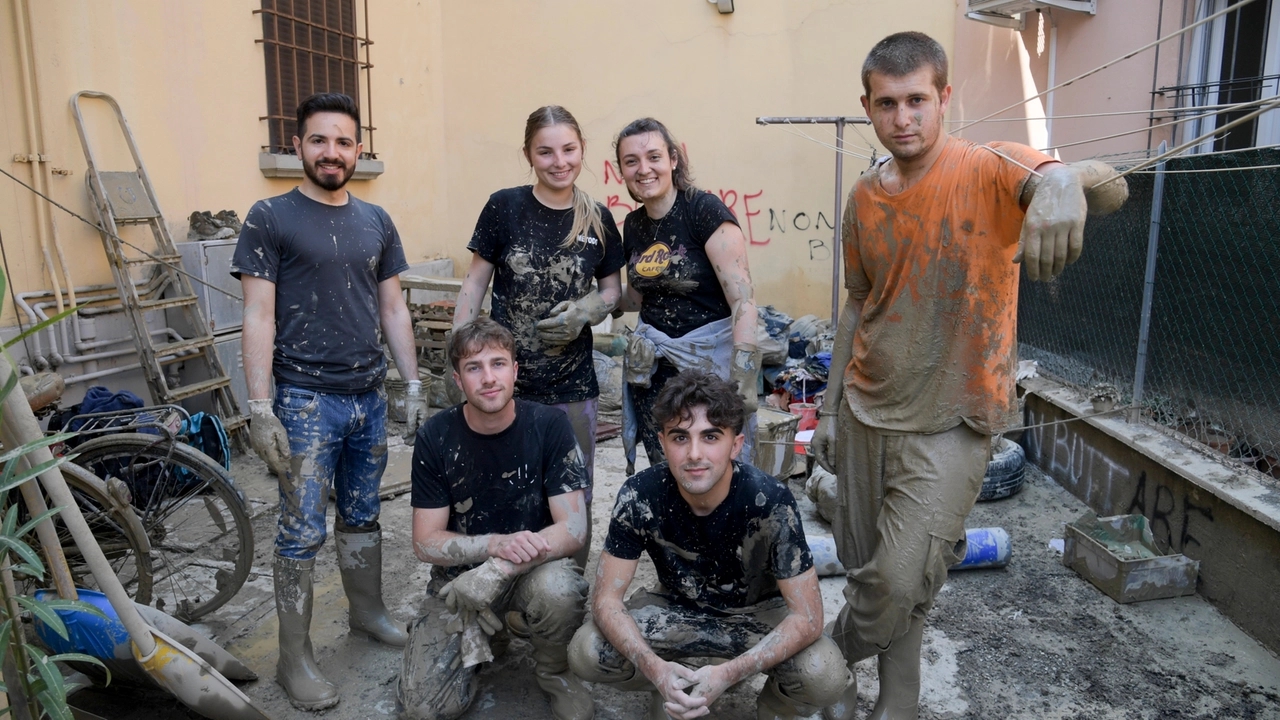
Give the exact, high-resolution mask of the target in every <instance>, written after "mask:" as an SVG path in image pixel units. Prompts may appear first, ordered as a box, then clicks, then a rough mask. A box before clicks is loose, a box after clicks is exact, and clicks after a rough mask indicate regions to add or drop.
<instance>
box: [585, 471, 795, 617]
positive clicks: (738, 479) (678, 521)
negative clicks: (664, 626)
mask: <svg viewBox="0 0 1280 720" xmlns="http://www.w3.org/2000/svg"><path fill="white" fill-rule="evenodd" d="M731 483H732V484H731V485H730V488H729V495H728V496H727V497H726V498H725V499H724V501H723V502H721V503H720V505H719V506H718V507H716V509H715V510H713V511H712V512H711V514H709V515H706V516H702V517H699V516H697V515H695V514H694V513H693V510H692V509H690V507H689V504H688V503H687V502H686V501H685V499H684V497H682V496H681V495H680V491H679V489H678V487H677V485H676V480H675V478H674V477H673V476H672V475H671V472H670V470H669V469H668V467H667V464H666V463H665V462H664V463H661V464H659V465H656V466H654V467H651V468H649V469H647V470H643V471H641V472H639V473H636V474H635V475H633V476H631V477H630V478H628V479H627V481H626V482H625V483H624V484H623V486H622V488H621V489H620V490H619V491H618V500H617V503H616V504H615V505H614V508H613V519H612V521H611V522H610V524H609V536H608V538H607V539H606V540H605V550H607V551H608V552H609V554H611V555H613V556H614V557H617V558H621V559H623V560H638V559H639V558H640V554H641V552H647V553H649V557H650V558H651V559H652V560H653V565H654V569H655V570H656V571H657V575H658V580H659V582H661V583H662V586H663V587H664V588H665V589H666V594H667V595H669V597H670V599H671V600H672V602H675V603H678V604H681V605H684V606H687V607H695V608H700V609H704V610H711V611H717V612H733V611H735V610H738V609H742V608H748V607H751V606H755V605H757V604H758V603H760V602H762V601H766V600H770V599H772V598H777V597H780V596H781V591H780V590H779V589H778V580H786V579H787V578H792V577H795V576H797V575H800V574H801V573H803V572H805V571H806V570H808V569H809V568H811V567H813V558H812V556H811V555H810V554H809V545H808V543H807V542H806V541H805V537H804V525H803V523H802V522H801V520H800V514H799V512H797V510H796V501H795V498H794V497H792V495H791V491H790V490H788V489H787V487H786V486H785V485H783V484H782V483H780V482H778V480H776V479H774V478H773V477H772V476H770V475H767V474H765V473H764V472H761V471H760V470H757V469H756V468H754V467H751V466H750V465H744V464H742V463H738V462H734V463H733V479H732V480H731ZM760 496H763V497H764V500H765V501H764V502H763V503H759V502H757V499H758V498H759V497H760Z"/></svg>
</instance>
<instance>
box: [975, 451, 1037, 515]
mask: <svg viewBox="0 0 1280 720" xmlns="http://www.w3.org/2000/svg"><path fill="white" fill-rule="evenodd" d="M1026 465H1027V455H1026V452H1025V451H1024V450H1023V449H1022V446H1021V445H1019V444H1017V443H1015V442H1013V441H1012V440H1009V439H1008V438H1001V439H1000V445H999V450H998V451H997V452H996V454H995V457H993V458H991V462H990V463H988V464H987V474H986V475H985V476H984V477H983V478H982V492H980V493H978V501H979V502H982V501H984V500H999V499H1000V498H1006V497H1009V496H1010V495H1013V494H1014V493H1016V492H1018V491H1019V490H1021V489H1022V482H1023V480H1024V479H1025V477H1026Z"/></svg>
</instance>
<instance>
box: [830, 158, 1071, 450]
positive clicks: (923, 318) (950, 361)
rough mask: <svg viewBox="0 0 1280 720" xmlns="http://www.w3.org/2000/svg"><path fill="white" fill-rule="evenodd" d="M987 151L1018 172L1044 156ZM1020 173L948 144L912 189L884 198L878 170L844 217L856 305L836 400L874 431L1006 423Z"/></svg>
mask: <svg viewBox="0 0 1280 720" xmlns="http://www.w3.org/2000/svg"><path fill="white" fill-rule="evenodd" d="M990 146H991V147H994V148H997V149H998V150H1000V152H1002V153H1004V154H1005V155H1008V156H1009V157H1012V158H1015V159H1016V160H1017V161H1018V162H1020V163H1022V164H1023V165H1026V166H1027V167H1031V168H1034V167H1036V166H1038V165H1040V164H1041V163H1045V162H1052V161H1053V158H1051V157H1049V156H1048V155H1045V154H1043V153H1041V152H1038V151H1036V150H1033V149H1031V148H1029V147H1026V146H1025V145H1018V144H1015V143H990ZM1029 176H1030V174H1029V173H1028V172H1027V170H1026V169H1024V168H1021V167H1018V166H1017V165H1015V164H1013V163H1011V162H1009V161H1008V160H1006V159H1004V158H1002V157H1000V156H999V155H996V154H995V153H993V152H991V151H990V150H988V149H985V148H983V147H982V146H980V145H975V144H973V143H971V142H968V141H966V140H960V139H958V138H948V140H947V145H946V147H945V148H944V149H943V152H942V155H941V156H940V157H939V158H938V160H937V162H935V163H934V165H933V167H932V168H930V169H929V172H928V173H927V174H926V175H925V176H924V177H923V178H922V179H921V180H920V181H919V182H918V183H916V184H915V185H913V186H911V187H909V188H907V189H906V190H904V191H902V192H901V193H898V194H897V195H889V194H887V193H885V192H884V189H883V188H881V186H880V175H879V166H877V167H876V168H872V169H871V170H869V171H867V172H866V173H865V174H864V175H863V176H862V177H860V178H859V179H858V182H857V183H856V184H855V186H854V188H853V190H852V192H850V194H849V205H848V208H847V209H846V210H845V215H844V226H843V233H844V261H845V287H847V288H848V290H849V295H850V297H852V298H853V299H854V300H855V301H858V300H861V301H863V306H862V321H861V323H860V324H859V325H858V329H857V332H856V333H855V334H854V339H853V356H852V358H851V359H850V361H849V366H848V368H847V369H846V370H845V376H844V377H845V397H846V398H847V399H848V402H849V405H850V407H851V408H852V410H853V412H854V415H855V416H857V418H858V419H859V420H861V421H862V422H863V423H865V424H867V425H870V426H872V427H876V428H880V429H884V430H890V431H899V432H915V433H935V432H941V431H943V430H947V429H950V428H952V427H955V426H956V425H958V424H960V423H961V422H965V423H968V424H969V425H970V426H971V427H973V428H974V429H975V430H977V431H979V432H983V433H991V432H993V431H998V430H1000V429H1001V428H1004V427H1008V426H1009V425H1011V424H1013V423H1014V422H1015V421H1016V419H1017V417H1016V408H1017V403H1016V399H1015V395H1014V369H1015V366H1016V359H1017V352H1016V346H1015V345H1014V343H1015V342H1016V339H1017V335H1016V324H1017V307H1018V273H1019V272H1020V269H1021V265H1015V264H1014V263H1013V255H1014V253H1015V252H1016V251H1017V248H1018V235H1019V233H1020V232H1021V230H1022V218H1023V215H1024V211H1023V210H1022V208H1021V207H1019V204H1018V197H1019V195H1020V194H1021V192H1022V186H1023V183H1024V182H1026V179H1027V178H1028V177H1029Z"/></svg>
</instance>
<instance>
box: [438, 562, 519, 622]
mask: <svg viewBox="0 0 1280 720" xmlns="http://www.w3.org/2000/svg"><path fill="white" fill-rule="evenodd" d="M510 580H511V578H510V577H508V576H507V574H506V573H505V572H503V571H502V568H500V567H498V563H497V561H496V560H495V559H494V558H489V559H488V560H485V561H484V562H483V563H481V564H480V565H479V566H477V567H474V568H472V569H470V570H468V571H466V572H464V573H462V574H461V575H459V576H458V577H456V578H454V579H453V582H451V583H449V584H448V585H445V586H444V587H443V588H441V590H440V594H441V595H443V596H444V605H445V607H446V608H448V609H449V612H452V613H457V615H458V617H459V619H460V620H461V621H462V626H463V627H465V626H466V625H467V624H468V623H469V622H471V621H472V620H475V621H476V622H477V623H479V625H480V629H482V630H484V631H485V633H487V634H489V635H492V634H494V633H496V632H498V631H499V630H501V629H502V621H501V620H499V619H498V616H497V615H496V614H494V612H493V608H492V607H491V606H492V605H493V601H494V600H496V599H497V598H498V595H500V594H502V590H503V588H505V587H506V586H507V583H508V582H509V581H510Z"/></svg>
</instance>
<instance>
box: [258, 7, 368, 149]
mask: <svg viewBox="0 0 1280 720" xmlns="http://www.w3.org/2000/svg"><path fill="white" fill-rule="evenodd" d="M358 9H359V10H360V11H361V14H362V17H361V18H360V19H361V20H362V21H363V23H362V25H363V27H358V26H357V10H358ZM253 12H254V14H255V15H261V16H262V39H261V40H259V41H258V42H260V43H262V45H263V48H264V52H263V55H264V57H265V60H266V69H267V115H266V116H265V117H262V118H259V119H261V120H266V121H267V128H268V133H267V134H268V144H267V145H266V146H265V147H264V148H263V150H264V151H265V152H268V153H277V154H290V155H291V154H293V136H294V135H295V134H296V130H297V128H296V125H297V108H298V103H300V102H302V101H303V100H305V99H306V98H307V97H308V96H310V95H312V94H314V93H318V92H340V93H345V94H347V95H350V96H351V97H352V98H353V99H354V100H355V101H356V104H357V105H358V106H359V107H360V119H361V123H362V125H361V130H362V133H361V134H362V137H361V140H363V142H364V153H363V154H362V155H361V157H362V158H376V157H377V155H376V154H375V153H374V149H373V131H374V127H373V118H372V115H373V112H372V105H373V103H372V96H371V94H370V90H369V69H370V68H372V67H373V65H371V64H370V63H369V46H370V45H372V44H373V43H372V42H371V41H370V40H369V38H368V37H367V35H368V29H369V4H368V0H262V9H261V10H254V11H253ZM360 30H364V35H361V34H360ZM361 51H363V54H364V59H363V60H362V59H360V55H361ZM362 84H363V86H364V93H363V97H362V95H361V92H360V90H361V85H362Z"/></svg>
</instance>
